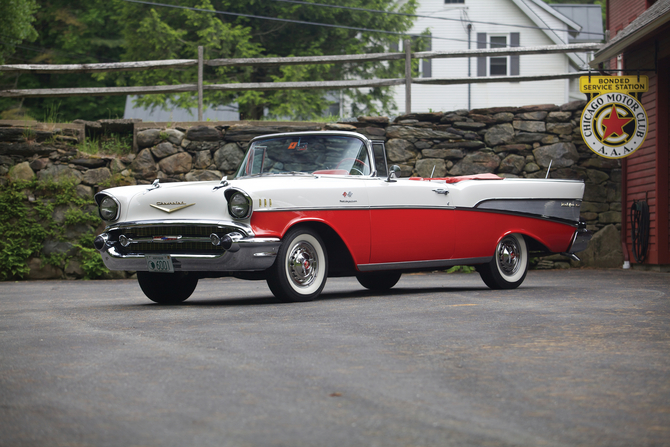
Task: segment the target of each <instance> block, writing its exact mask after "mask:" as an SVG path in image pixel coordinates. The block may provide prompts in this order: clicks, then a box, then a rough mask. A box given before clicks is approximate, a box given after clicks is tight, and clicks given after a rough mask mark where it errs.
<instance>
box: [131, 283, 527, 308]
mask: <svg viewBox="0 0 670 447" xmlns="http://www.w3.org/2000/svg"><path fill="white" fill-rule="evenodd" d="M523 289H534V287H524V288H523ZM472 292H483V293H484V296H486V294H488V293H489V292H490V293H491V294H498V293H500V292H503V293H504V292H513V291H500V290H491V289H489V288H488V287H486V286H484V285H482V286H471V287H449V286H445V287H426V288H415V287H397V288H394V289H392V290H385V291H381V292H379V291H372V290H367V289H361V290H348V291H330V292H329V291H325V292H323V293H321V295H319V297H318V298H317V299H316V300H314V301H309V302H293V303H286V302H284V301H281V300H279V299H278V298H275V297H274V296H272V294H270V292H269V291H268V292H267V293H266V292H259V294H258V295H251V296H247V297H245V298H234V297H231V298H224V297H211V298H208V297H206V296H202V295H200V296H199V295H198V292H197V291H196V292H195V294H194V296H193V297H191V298H190V299H189V300H187V301H184V302H183V303H180V304H176V305H175V304H158V303H153V302H150V301H149V300H146V299H145V302H142V303H136V304H133V305H132V307H136V308H138V309H143V310H149V309H154V310H158V309H175V308H178V307H235V306H274V305H287V306H299V305H309V304H310V303H318V302H319V301H335V300H355V299H370V298H393V297H397V296H422V295H433V294H442V293H472ZM209 295H210V296H211V293H209ZM124 308H127V307H125V306H124Z"/></svg>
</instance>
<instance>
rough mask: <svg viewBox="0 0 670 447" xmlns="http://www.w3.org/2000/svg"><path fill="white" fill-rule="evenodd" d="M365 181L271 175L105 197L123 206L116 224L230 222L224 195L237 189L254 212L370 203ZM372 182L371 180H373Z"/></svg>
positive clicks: (115, 191)
mask: <svg viewBox="0 0 670 447" xmlns="http://www.w3.org/2000/svg"><path fill="white" fill-rule="evenodd" d="M363 180H365V179H359V180H352V179H351V178H350V177H349V178H344V177H336V176H333V177H329V176H323V177H314V176H268V177H246V178H242V179H237V180H231V181H229V182H228V185H227V186H223V187H222V185H221V183H220V182H217V181H213V182H183V183H162V184H160V187H158V188H154V187H153V186H152V185H136V186H123V187H118V188H110V189H106V190H105V191H104V192H103V193H104V194H108V195H111V196H113V197H114V198H116V200H117V201H118V202H119V204H120V206H121V211H120V213H119V218H118V219H117V221H115V222H114V223H119V222H138V221H145V220H152V221H153V220H174V221H184V220H194V219H197V220H208V221H221V220H231V217H230V215H229V214H228V207H227V201H226V198H225V195H224V193H225V191H227V190H229V189H231V188H232V189H236V190H240V191H242V192H244V193H246V194H247V195H248V196H249V197H250V198H251V199H252V201H253V209H254V210H280V209H287V208H291V209H295V208H313V207H315V206H318V207H339V206H342V205H343V204H346V205H349V206H352V205H353V206H355V205H359V206H361V205H366V204H367V194H366V193H365V185H364V181H363ZM368 180H369V179H368Z"/></svg>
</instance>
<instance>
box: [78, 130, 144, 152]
mask: <svg viewBox="0 0 670 447" xmlns="http://www.w3.org/2000/svg"><path fill="white" fill-rule="evenodd" d="M77 149H79V151H80V152H84V153H86V154H91V155H100V154H105V155H128V154H131V153H132V152H133V137H132V135H118V134H115V133H112V134H109V135H103V136H102V137H100V138H95V137H92V138H86V139H85V140H84V141H83V142H82V143H80V144H79V145H78V146H77Z"/></svg>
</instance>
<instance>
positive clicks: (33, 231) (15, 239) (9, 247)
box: [0, 180, 108, 280]
mask: <svg viewBox="0 0 670 447" xmlns="http://www.w3.org/2000/svg"><path fill="white" fill-rule="evenodd" d="M57 208H58V209H60V210H63V209H64V212H63V213H61V214H62V215H63V218H62V221H57V220H56V219H55V218H54V216H55V215H57V214H59V213H56V210H57ZM58 220H61V219H60V218H59V219H58ZM99 224H100V218H99V217H98V216H97V214H96V212H95V203H94V202H93V200H92V199H90V198H83V197H81V196H80V195H79V194H77V189H76V184H75V183H74V182H73V181H71V180H69V181H62V182H58V183H54V182H50V181H49V182H45V181H38V180H32V181H17V182H10V183H8V184H7V185H5V187H4V188H2V190H0V280H7V279H12V278H22V277H24V276H25V275H27V274H28V272H29V268H28V265H27V262H28V260H29V259H30V258H31V257H39V258H41V259H42V261H43V263H46V264H51V265H53V266H56V267H59V268H62V269H65V268H66V267H67V265H68V263H69V262H72V261H74V260H75V259H76V260H78V261H77V262H79V263H80V265H81V268H82V270H83V272H84V275H85V276H84V277H85V279H93V278H98V277H100V276H102V275H103V274H105V273H106V272H107V271H108V270H107V269H106V268H105V266H104V264H103V262H102V259H101V258H100V255H99V254H98V253H97V252H96V251H95V249H93V248H92V247H93V238H94V237H95V234H94V231H95V228H96V227H97V225H99ZM74 226H77V227H78V228H82V227H83V226H87V227H88V229H89V231H85V232H84V233H82V234H81V236H79V238H78V240H77V241H74V242H72V241H70V243H71V244H72V248H73V249H72V250H68V251H67V252H54V253H51V254H50V255H44V254H43V253H42V248H43V246H44V243H45V241H47V240H51V241H58V242H65V241H66V237H65V235H66V231H67V229H68V228H72V227H74Z"/></svg>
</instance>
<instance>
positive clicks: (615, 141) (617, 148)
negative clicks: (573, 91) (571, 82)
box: [580, 76, 649, 158]
mask: <svg viewBox="0 0 670 447" xmlns="http://www.w3.org/2000/svg"><path fill="white" fill-rule="evenodd" d="M635 78H637V77H636V76H592V77H587V76H584V77H583V78H581V79H580V89H581V90H582V92H584V93H588V94H592V95H594V96H593V97H592V98H591V100H590V101H589V102H588V103H587V104H586V107H585V108H584V111H583V113H582V118H581V121H580V127H581V132H582V137H583V138H584V142H585V143H586V144H587V145H588V146H589V148H590V149H591V150H592V151H593V152H595V153H596V154H598V155H600V156H601V157H605V158H624V157H627V156H629V155H631V154H632V153H634V152H635V151H636V150H637V149H639V148H640V146H642V143H643V142H644V140H645V138H646V137H647V128H648V119H647V113H646V111H645V110H644V107H643V106H642V104H641V103H640V101H639V100H638V99H637V98H635V97H634V96H633V95H632V94H630V93H633V92H641V91H646V90H647V87H648V85H649V84H648V80H647V77H646V76H643V77H641V78H643V79H642V82H638V83H634V82H632V81H634V80H635ZM586 79H588V80H589V82H585V80H586ZM645 81H646V82H645ZM594 87H595V88H594ZM594 90H596V91H595V92H594Z"/></svg>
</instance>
